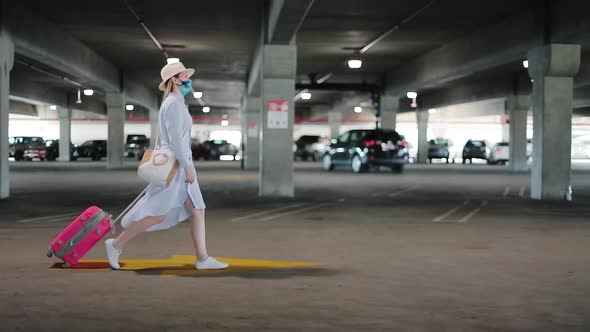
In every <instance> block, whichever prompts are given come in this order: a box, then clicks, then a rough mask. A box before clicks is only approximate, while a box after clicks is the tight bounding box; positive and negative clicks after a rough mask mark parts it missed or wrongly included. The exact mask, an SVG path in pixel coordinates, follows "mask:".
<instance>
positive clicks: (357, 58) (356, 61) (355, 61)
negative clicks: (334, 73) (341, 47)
mask: <svg viewBox="0 0 590 332" xmlns="http://www.w3.org/2000/svg"><path fill="white" fill-rule="evenodd" d="M362 65H363V61H362V60H361V53H360V52H359V51H356V52H354V53H353V54H352V58H351V59H350V60H348V68H350V69H358V68H360V67H362Z"/></svg>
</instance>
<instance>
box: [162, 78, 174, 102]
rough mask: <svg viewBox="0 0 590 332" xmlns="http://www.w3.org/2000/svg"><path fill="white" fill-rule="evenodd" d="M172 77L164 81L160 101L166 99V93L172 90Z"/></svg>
mask: <svg viewBox="0 0 590 332" xmlns="http://www.w3.org/2000/svg"><path fill="white" fill-rule="evenodd" d="M172 84H174V83H172V78H169V79H168V81H166V88H165V89H164V96H163V97H162V101H164V100H165V99H166V97H168V95H169V94H170V92H172Z"/></svg>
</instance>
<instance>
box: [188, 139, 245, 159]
mask: <svg viewBox="0 0 590 332" xmlns="http://www.w3.org/2000/svg"><path fill="white" fill-rule="evenodd" d="M238 150H239V149H238V147H236V146H235V145H233V144H231V143H229V142H228V141H226V140H221V139H216V140H210V141H205V142H203V143H201V144H197V145H194V144H193V146H192V151H193V159H206V160H220V159H225V158H228V159H229V158H230V157H232V160H237V159H236V156H238Z"/></svg>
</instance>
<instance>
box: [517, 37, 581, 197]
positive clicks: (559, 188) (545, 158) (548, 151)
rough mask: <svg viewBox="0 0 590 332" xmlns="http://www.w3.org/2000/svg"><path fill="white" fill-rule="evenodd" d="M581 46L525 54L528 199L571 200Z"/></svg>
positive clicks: (558, 46)
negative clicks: (529, 88) (529, 84)
mask: <svg viewBox="0 0 590 332" xmlns="http://www.w3.org/2000/svg"><path fill="white" fill-rule="evenodd" d="M580 52H581V51H580V46H579V45H566V44H550V45H545V46H543V47H539V48H536V49H533V50H531V51H530V52H529V54H528V60H529V69H528V70H529V75H530V76H531V78H532V79H533V96H532V105H533V131H534V135H533V167H532V171H531V197H532V198H534V199H543V200H570V199H571V197H572V195H571V185H570V176H571V149H570V146H571V135H572V99H573V84H574V80H573V76H574V75H576V73H577V72H578V70H579V68H580Z"/></svg>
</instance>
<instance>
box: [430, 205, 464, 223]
mask: <svg viewBox="0 0 590 332" xmlns="http://www.w3.org/2000/svg"><path fill="white" fill-rule="evenodd" d="M467 204H469V200H466V201H465V202H463V205H459V206H457V207H454V208H452V209H450V210H449V211H447V212H445V213H443V214H441V215H440V216H438V217H436V218H434V219H432V222H440V221H443V220H445V219H446V218H447V217H450V216H451V215H452V214H453V213H455V212H457V210H459V209H460V208H462V207H463V206H465V205H467Z"/></svg>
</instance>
